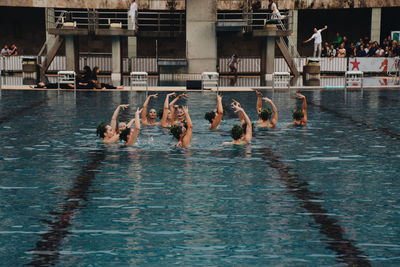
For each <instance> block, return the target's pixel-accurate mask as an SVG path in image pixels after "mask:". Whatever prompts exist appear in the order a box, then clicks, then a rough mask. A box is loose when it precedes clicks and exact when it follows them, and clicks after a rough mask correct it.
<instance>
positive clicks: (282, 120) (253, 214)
mask: <svg viewBox="0 0 400 267" xmlns="http://www.w3.org/2000/svg"><path fill="white" fill-rule="evenodd" d="M0 92H1V99H0V102H1V106H0V134H1V138H0V147H1V155H0V173H1V176H0V177H1V179H0V193H1V196H2V197H1V198H0V220H1V222H2V224H1V226H0V260H1V262H2V264H4V265H5V266H22V265H49V264H55V265H57V266H77V265H80V266H91V265H92V266H94V265H97V266H111V265H113V266H128V265H131V266H134V265H160V263H161V264H163V265H165V266H168V265H172V264H176V265H183V266H192V265H202V266H205V265H207V266H208V265H218V266H232V265H263V266H266V265H268V266H344V265H351V264H358V266H368V265H373V266H377V265H382V266H398V265H399V263H400V256H399V255H400V234H399V233H400V225H399V221H400V200H399V195H400V186H399V184H398V178H399V174H398V173H399V171H400V146H399V142H400V117H399V116H398V112H399V103H400V91H397V90H364V92H363V94H361V92H359V91H348V93H347V95H346V97H345V95H344V93H343V92H342V91H336V90H325V91H319V90H316V91H304V92H303V93H304V95H306V96H307V98H308V101H309V105H308V107H309V119H310V123H309V125H308V126H306V127H303V128H291V127H288V123H289V122H290V121H291V114H290V112H291V109H293V108H294V107H295V105H296V100H295V99H293V98H291V95H293V91H292V92H291V93H289V92H288V91H276V92H275V93H274V95H273V100H274V102H275V104H276V105H277V107H278V109H279V123H278V127H277V128H276V129H273V130H269V131H260V130H256V132H255V137H254V138H253V140H252V144H251V145H250V146H245V147H224V146H222V145H221V144H222V142H224V141H230V140H231V139H230V136H229V130H230V128H231V127H232V125H233V124H235V123H237V119H236V118H235V117H234V114H232V112H228V114H227V115H225V116H224V121H223V123H222V124H221V125H220V129H219V130H217V131H209V130H208V127H207V121H205V120H204V119H203V116H204V113H205V112H206V111H209V110H211V109H214V108H215V93H212V92H192V93H189V99H188V101H187V105H188V106H189V109H190V114H191V117H192V120H193V123H194V134H193V141H192V146H191V149H188V150H180V149H176V148H174V147H173V144H174V143H175V141H174V140H173V139H172V138H171V137H170V136H169V135H168V134H166V132H165V131H164V130H162V129H159V128H150V127H147V128H144V129H143V130H142V132H141V134H140V137H139V141H138V144H137V145H136V146H134V147H130V148H124V147H121V146H119V145H103V144H101V143H100V142H99V140H98V139H97V138H96V136H95V128H96V126H97V124H98V123H99V122H101V121H109V119H110V117H111V114H112V112H113V111H114V109H115V107H116V106H117V105H119V104H123V103H130V104H131V108H130V109H129V110H128V111H127V112H125V113H122V114H121V115H122V116H121V117H122V119H125V120H127V119H129V118H131V117H133V115H134V111H135V108H136V107H137V106H139V105H141V104H142V103H143V101H144V99H145V93H138V92H112V93H111V92H76V93H74V92H64V91H60V92H57V91H7V90H3V91H0ZM265 94H266V95H267V96H272V95H271V92H269V91H268V92H266V93H265ZM159 95H160V96H159V98H158V101H157V103H156V105H155V106H156V107H157V108H158V107H161V105H162V103H163V101H164V96H165V94H163V93H160V94H159ZM232 98H234V99H236V100H238V101H239V102H241V103H242V106H243V107H244V109H245V110H246V111H247V112H248V114H249V115H250V117H251V119H252V120H255V119H256V112H255V101H256V96H255V94H254V93H248V92H242V93H240V92H235V93H225V94H224V100H223V101H224V105H225V106H228V105H229V102H230V100H231V99H232Z"/></svg>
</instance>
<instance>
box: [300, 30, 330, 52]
mask: <svg viewBox="0 0 400 267" xmlns="http://www.w3.org/2000/svg"><path fill="white" fill-rule="evenodd" d="M326 29H328V26H326V25H325V27H323V28H322V29H319V30H317V28H314V34H313V35H312V36H311V37H310V39H308V40H305V41H304V42H303V43H308V42H309V41H311V40H312V39H314V53H313V57H315V56H316V55H317V50H318V57H321V48H322V45H321V44H322V36H321V32H322V31H324V30H326Z"/></svg>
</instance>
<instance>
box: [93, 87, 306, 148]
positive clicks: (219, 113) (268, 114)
mask: <svg viewBox="0 0 400 267" xmlns="http://www.w3.org/2000/svg"><path fill="white" fill-rule="evenodd" d="M256 94H257V104H256V108H257V113H258V121H257V123H256V125H255V126H256V127H258V128H274V127H275V126H276V125H277V123H278V109H277V108H276V106H275V104H274V102H273V101H272V100H271V99H269V98H268V97H264V96H263V94H262V93H261V92H260V91H258V90H257V91H256ZM173 96H176V94H175V93H170V94H167V95H166V97H165V101H164V106H163V109H162V110H160V112H158V113H157V111H156V110H155V109H153V108H152V109H150V110H149V111H148V105H149V103H150V101H151V100H152V99H155V98H157V97H158V95H157V94H153V95H149V96H148V97H147V98H146V101H145V102H144V103H143V107H142V108H141V109H137V110H136V112H135V118H134V119H132V120H130V121H129V122H128V123H125V122H120V123H117V119H118V115H119V112H120V111H121V110H124V109H126V108H127V107H128V106H129V105H119V106H118V107H117V108H116V110H115V111H114V113H113V116H112V118H111V123H110V124H106V123H101V124H100V125H99V126H98V127H97V135H98V136H100V138H101V139H102V140H103V142H104V143H115V142H118V141H119V140H121V141H123V142H124V144H125V145H126V146H131V145H133V144H135V142H136V140H137V137H138V136H139V132H140V128H141V124H143V125H149V126H160V127H164V128H169V129H170V134H172V135H173V136H174V137H175V138H176V139H177V140H178V143H177V144H176V146H177V147H181V148H188V147H189V146H190V142H191V140H192V134H193V124H192V120H191V118H190V115H189V109H188V107H187V106H179V105H176V104H177V101H178V100H180V99H185V98H187V95H186V94H184V93H183V94H180V95H178V96H176V97H175V99H173V100H172V101H170V98H171V97H173ZM296 98H298V99H300V100H301V101H302V105H301V107H299V108H296V109H295V110H293V113H292V117H293V125H295V126H302V125H305V124H307V122H308V118H307V100H306V97H305V96H304V95H302V94H300V93H297V94H296ZM263 102H265V103H267V104H268V105H269V106H270V107H267V108H263ZM231 107H232V109H233V110H234V111H235V113H237V114H238V117H239V120H240V122H241V123H240V124H237V125H234V126H233V127H232V129H231V132H230V133H231V137H232V139H233V141H231V142H225V143H224V144H225V145H227V144H232V145H244V144H248V143H250V141H251V139H252V136H253V124H252V122H251V121H250V118H249V116H248V115H247V114H246V112H245V111H244V109H243V107H242V106H241V105H240V103H239V102H238V101H236V100H233V101H232V103H231ZM223 115H224V108H223V105H222V96H221V95H217V107H216V109H215V110H213V111H211V112H207V113H206V114H205V116H204V118H205V119H206V120H208V121H209V122H210V129H211V130H212V129H216V128H217V127H218V125H219V124H220V123H221V121H222V117H223ZM157 116H158V117H159V118H160V121H157Z"/></svg>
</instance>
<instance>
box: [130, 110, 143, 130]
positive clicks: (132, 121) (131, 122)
mask: <svg viewBox="0 0 400 267" xmlns="http://www.w3.org/2000/svg"><path fill="white" fill-rule="evenodd" d="M139 112H142V109H139ZM135 115H136V114H135ZM134 122H135V119H131V120H130V121H129V122H128V124H127V125H126V128H131V127H132V125H133V123H134Z"/></svg>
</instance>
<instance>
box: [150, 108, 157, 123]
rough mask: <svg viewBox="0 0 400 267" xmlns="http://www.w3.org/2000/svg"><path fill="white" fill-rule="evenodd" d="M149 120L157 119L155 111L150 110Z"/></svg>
mask: <svg viewBox="0 0 400 267" xmlns="http://www.w3.org/2000/svg"><path fill="white" fill-rule="evenodd" d="M149 118H150V119H152V120H155V119H156V118H157V111H156V110H155V109H154V108H152V109H150V111H149Z"/></svg>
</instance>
